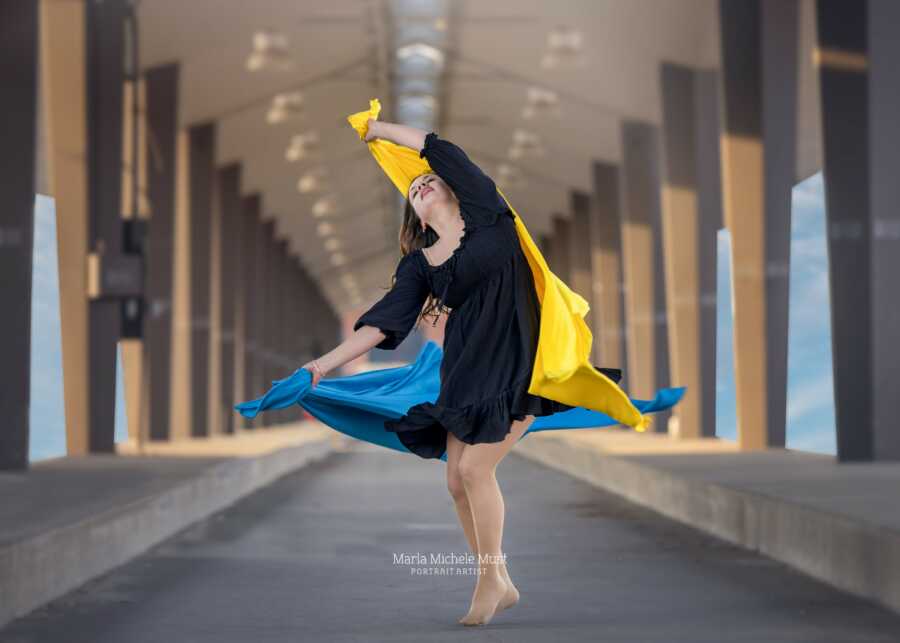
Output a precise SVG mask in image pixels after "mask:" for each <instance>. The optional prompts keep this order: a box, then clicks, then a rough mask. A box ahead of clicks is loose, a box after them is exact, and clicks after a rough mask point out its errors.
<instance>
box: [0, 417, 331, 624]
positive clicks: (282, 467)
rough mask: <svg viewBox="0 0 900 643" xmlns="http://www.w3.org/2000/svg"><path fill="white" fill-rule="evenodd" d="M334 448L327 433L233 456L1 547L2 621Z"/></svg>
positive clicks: (58, 595) (0, 586)
mask: <svg viewBox="0 0 900 643" xmlns="http://www.w3.org/2000/svg"><path fill="white" fill-rule="evenodd" d="M334 447H335V442H334V441H333V440H332V439H331V436H329V435H328V434H327V433H323V434H322V435H321V436H316V437H314V438H312V439H307V440H303V441H301V442H299V443H297V444H294V445H289V446H285V447H283V448H279V449H275V450H272V451H270V452H267V453H261V454H256V455H253V456H250V457H234V458H228V459H226V460H223V461H221V462H218V463H216V464H211V465H210V466H208V467H206V468H204V469H203V470H202V471H200V472H198V475H197V476H196V477H193V478H191V479H189V480H188V481H186V482H185V481H182V482H180V483H178V484H176V485H174V486H173V487H171V488H169V489H167V490H165V491H163V492H161V493H158V494H156V495H153V496H148V497H144V498H141V499H140V500H137V501H134V502H131V503H128V504H125V505H121V506H117V507H112V508H110V509H108V510H106V511H104V512H102V513H99V514H96V515H92V516H90V517H89V518H87V519H84V520H81V521H79V522H77V523H73V524H70V525H66V526H64V527H60V528H58V529H53V530H51V531H48V532H45V533H41V534H39V535H37V536H35V537H32V538H26V539H24V540H21V541H18V542H14V543H12V544H9V545H7V546H5V547H2V548H0V627H2V626H3V625H5V624H6V623H8V622H9V621H11V620H13V619H15V618H18V617H20V616H23V615H25V614H27V613H29V612H31V611H32V610H34V609H36V608H38V607H40V606H41V605H44V604H45V603H48V602H50V601H52V600H53V599H55V598H58V597H60V596H62V595H64V594H66V593H67V592H70V591H72V590H73V589H76V588H77V587H79V586H81V585H83V584H84V583H86V582H88V581H89V580H91V579H93V578H96V577H97V576H100V575H101V574H104V573H106V572H108V571H110V570H112V569H114V568H115V567H118V566H120V565H122V564H124V563H127V562H128V561H130V560H132V559H133V558H135V557H137V556H139V555H140V554H142V553H144V552H145V551H147V550H148V549H149V548H151V547H153V546H155V545H157V544H159V543H160V542H162V541H164V540H166V539H167V538H169V537H171V536H172V535H174V534H176V533H178V532H179V531H181V530H183V529H185V528H186V527H188V526H190V525H192V524H194V523H196V522H197V521H200V520H203V519H204V518H206V517H208V516H210V515H212V514H214V513H215V512H217V511H220V510H222V509H224V508H225V507H227V506H229V505H231V504H233V503H235V502H236V501H238V500H240V499H241V498H243V497H244V496H247V495H249V494H251V493H253V492H254V491H257V490H258V489H260V488H262V487H265V486H266V485H268V484H271V483H272V482H273V481H275V480H276V479H277V478H280V477H281V476H284V475H286V474H288V473H291V472H293V471H296V470H297V469H299V468H301V467H304V466H306V465H308V464H310V463H313V462H316V461H318V460H321V459H323V458H324V457H326V456H328V455H329V454H330V453H332V452H333V451H334V450H335V449H334ZM35 510H39V508H35Z"/></svg>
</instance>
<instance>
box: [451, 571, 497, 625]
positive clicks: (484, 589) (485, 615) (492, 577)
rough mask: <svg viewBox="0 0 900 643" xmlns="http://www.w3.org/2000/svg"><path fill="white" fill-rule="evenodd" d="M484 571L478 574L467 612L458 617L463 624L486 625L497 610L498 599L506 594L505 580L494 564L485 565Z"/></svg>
mask: <svg viewBox="0 0 900 643" xmlns="http://www.w3.org/2000/svg"><path fill="white" fill-rule="evenodd" d="M485 567H486V570H487V571H485V572H484V573H482V574H479V576H478V582H477V583H476V584H475V593H474V594H473V595H472V603H471V605H470V606H469V612H468V613H467V614H466V615H465V616H463V617H462V618H461V619H459V622H460V623H462V624H463V625H487V624H488V623H490V621H491V618H493V616H494V613H495V612H496V611H497V606H498V605H499V604H500V601H501V600H502V599H503V598H504V597H505V596H506V589H507V585H506V581H505V580H503V576H502V575H501V573H500V570H499V569H497V566H496V565H487V566H485ZM482 569H485V568H482Z"/></svg>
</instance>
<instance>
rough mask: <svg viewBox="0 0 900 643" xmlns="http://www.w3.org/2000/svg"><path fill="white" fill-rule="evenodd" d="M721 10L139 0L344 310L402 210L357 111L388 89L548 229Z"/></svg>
mask: <svg viewBox="0 0 900 643" xmlns="http://www.w3.org/2000/svg"><path fill="white" fill-rule="evenodd" d="M716 6H717V2H716V0H678V1H677V2H674V1H662V0H555V1H553V2H549V1H546V0H492V1H491V2H475V1H472V0H466V1H454V0H447V1H444V0H330V1H328V2H325V1H312V0H307V1H303V2H291V1H288V0H253V2H246V1H245V0H191V1H190V2H184V1H183V0H142V1H141V3H140V21H141V25H140V28H141V34H140V37H141V43H140V44H141V58H142V60H141V63H142V65H143V66H144V67H145V68H147V67H152V66H155V65H159V64H165V63H172V62H178V63H179V64H180V74H181V86H180V114H179V117H180V121H181V123H182V125H188V124H192V123H201V122H207V121H210V120H215V121H216V122H217V123H218V126H219V130H218V131H219V139H218V150H217V156H218V159H219V161H220V162H222V163H226V162H231V161H240V162H241V163H242V167H243V175H242V182H243V186H242V189H243V191H244V192H245V193H250V192H260V193H261V194H262V195H263V204H264V211H265V216H267V217H273V218H275V219H276V221H277V224H276V229H277V233H278V235H279V236H282V237H285V238H287V239H288V240H289V244H290V248H291V250H292V252H293V253H295V254H296V255H298V256H299V257H300V260H301V262H302V263H303V265H304V266H305V267H306V268H307V270H308V271H309V272H310V273H311V274H312V275H313V277H314V278H315V279H317V280H319V281H320V283H321V284H322V286H323V291H324V292H325V293H327V295H328V296H329V297H330V298H331V301H332V303H333V305H334V307H335V309H336V310H338V311H346V310H349V309H353V308H358V307H359V306H360V305H365V304H367V303H368V302H370V301H371V300H373V299H374V298H376V297H379V296H381V294H383V292H384V291H383V288H385V287H387V285H388V284H389V283H390V276H391V274H392V272H393V269H394V267H395V265H396V262H397V260H398V258H399V246H398V243H397V229H398V225H399V221H400V216H401V209H400V205H399V203H400V202H399V201H398V199H397V192H396V189H395V188H394V187H393V186H392V185H391V184H390V182H389V181H388V179H387V178H386V177H385V176H384V175H383V174H382V173H381V170H380V169H379V168H378V166H377V164H376V163H375V162H374V161H373V159H372V158H371V155H370V154H369V152H368V150H367V148H366V146H365V144H364V143H363V142H362V141H360V140H359V138H358V136H357V135H356V133H355V132H354V131H353V129H352V128H351V127H350V126H349V125H348V124H347V121H346V116H347V115H348V114H350V113H352V112H356V111H360V110H363V109H367V108H368V104H369V99H371V98H374V97H378V98H379V99H381V102H382V106H383V110H382V115H381V118H383V119H384V120H390V121H394V122H405V123H407V124H411V125H416V126H419V127H423V128H425V129H429V130H430V129H433V130H435V131H437V132H438V133H439V134H440V135H441V136H442V137H444V138H447V139H450V140H453V141H454V142H455V143H457V144H459V145H460V146H461V147H463V148H464V149H465V150H466V151H467V152H468V153H469V155H470V156H471V157H472V158H473V160H475V161H476V162H477V163H478V164H479V165H481V166H482V167H483V168H484V169H485V171H486V172H487V173H488V174H490V175H491V176H493V177H494V178H495V180H496V181H497V183H498V184H499V185H500V186H501V188H503V190H504V192H505V193H506V194H507V195H508V196H509V198H510V201H511V202H512V203H514V204H517V209H518V210H519V211H520V213H521V214H522V216H523V217H524V219H525V221H526V223H527V225H528V227H529V230H530V231H531V232H532V235H537V234H539V233H541V232H546V231H548V230H549V222H550V216H551V215H552V214H553V213H556V212H566V211H567V210H568V203H569V193H570V191H571V190H573V189H577V190H583V191H586V192H590V190H591V185H590V174H589V169H590V163H591V161H592V160H595V159H597V160H607V161H617V160H619V158H620V155H621V150H620V141H619V123H620V122H621V120H622V119H623V118H626V117H627V118H632V119H642V120H647V121H651V122H654V123H659V122H660V120H661V119H660V101H659V71H658V65H659V63H660V62H661V61H668V62H675V63H682V64H687V65H693V66H697V67H706V68H709V67H716V66H717V65H718V51H719V47H718V26H717V9H716ZM809 31H811V29H810V30H809ZM801 75H802V74H801ZM800 102H801V108H803V106H804V105H805V103H804V98H803V96H801V100H800ZM802 128H803V125H802V124H801V129H802ZM801 156H803V157H804V159H803V160H802V161H801V163H800V165H801V167H802V166H803V163H806V165H809V166H816V165H817V163H816V162H815V161H809V160H808V159H809V158H812V157H814V156H815V150H814V149H811V150H806V151H804V150H803V149H802V146H801ZM798 171H799V172H800V173H801V174H802V172H803V171H804V170H798ZM807 173H808V172H807ZM520 204H521V205H520ZM525 204H527V207H526V206H525Z"/></svg>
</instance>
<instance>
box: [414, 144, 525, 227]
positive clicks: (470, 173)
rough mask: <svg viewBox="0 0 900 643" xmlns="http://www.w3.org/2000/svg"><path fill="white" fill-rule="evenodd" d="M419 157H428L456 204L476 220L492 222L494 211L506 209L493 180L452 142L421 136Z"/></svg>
mask: <svg viewBox="0 0 900 643" xmlns="http://www.w3.org/2000/svg"><path fill="white" fill-rule="evenodd" d="M419 158H425V159H427V160H428V164H429V165H430V166H431V169H433V170H434V172H435V174H437V175H438V176H439V177H441V179H443V180H444V182H445V183H446V184H447V185H449V186H450V189H451V190H453V193H454V194H455V195H456V198H457V199H459V203H460V205H461V206H462V207H463V208H465V209H466V210H467V212H469V213H470V214H472V215H473V217H474V218H475V220H476V221H478V222H487V223H493V222H494V221H496V219H497V215H498V214H502V213H503V212H507V211H509V206H507V205H506V201H504V200H503V197H502V196H500V193H499V192H497V186H496V185H495V184H494V181H493V179H491V177H489V176H488V175H487V174H485V173H484V172H483V171H482V170H481V168H480V167H478V166H477V165H476V164H475V163H473V162H472V160H471V159H470V158H469V157H468V156H467V155H466V153H465V152H464V151H463V150H462V149H461V148H460V147H459V146H457V145H455V144H454V143H451V142H450V141H448V140H445V139H442V138H440V137H439V136H438V135H437V134H436V133H434V132H430V133H428V134H427V135H426V136H425V144H424V145H423V146H422V150H421V151H420V152H419Z"/></svg>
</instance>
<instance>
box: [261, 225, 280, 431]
mask: <svg viewBox="0 0 900 643" xmlns="http://www.w3.org/2000/svg"><path fill="white" fill-rule="evenodd" d="M263 248H264V250H263V256H262V264H263V267H262V276H263V281H262V286H261V293H262V306H261V308H260V310H261V311H262V334H261V335H260V337H259V339H258V341H259V344H258V348H259V351H260V352H259V354H260V367H261V373H260V375H261V376H262V378H261V382H260V383H259V390H260V392H261V393H264V392H266V391H267V390H268V389H269V388H270V387H271V386H272V380H274V379H276V376H275V369H274V367H273V364H272V356H273V354H274V351H273V350H272V340H273V338H274V332H275V314H274V310H275V296H274V292H275V279H276V276H275V262H274V258H275V221H274V219H268V220H267V221H265V222H264V223H263ZM274 424H275V416H274V415H273V414H271V413H264V414H263V419H262V425H263V426H267V427H268V426H272V425H274Z"/></svg>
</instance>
